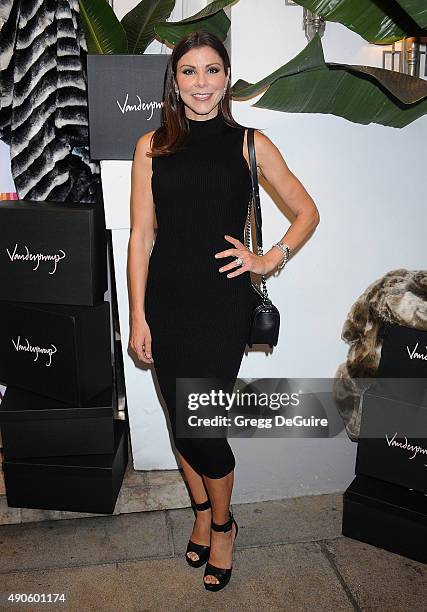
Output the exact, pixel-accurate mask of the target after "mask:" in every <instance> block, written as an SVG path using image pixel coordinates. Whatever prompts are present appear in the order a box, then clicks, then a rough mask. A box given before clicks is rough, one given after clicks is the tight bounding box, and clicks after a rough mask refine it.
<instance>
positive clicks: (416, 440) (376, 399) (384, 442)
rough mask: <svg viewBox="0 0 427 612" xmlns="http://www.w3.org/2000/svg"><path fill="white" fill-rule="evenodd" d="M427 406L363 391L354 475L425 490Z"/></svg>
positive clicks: (426, 479) (426, 488)
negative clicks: (362, 475)
mask: <svg viewBox="0 0 427 612" xmlns="http://www.w3.org/2000/svg"><path fill="white" fill-rule="evenodd" d="M426 464H427V406H422V405H416V404H412V403H409V402H404V401H402V400H399V399H397V400H395V399H392V398H390V397H381V396H378V395H375V394H372V393H367V392H366V393H365V394H364V396H363V404H362V418H361V427H360V436H359V443H358V447H357V459H356V474H364V475H366V476H373V477H374V478H380V479H381V480H385V481H387V482H391V483H395V484H398V485H402V486H404V487H407V488H411V489H417V490H418V491H422V492H427V468H426Z"/></svg>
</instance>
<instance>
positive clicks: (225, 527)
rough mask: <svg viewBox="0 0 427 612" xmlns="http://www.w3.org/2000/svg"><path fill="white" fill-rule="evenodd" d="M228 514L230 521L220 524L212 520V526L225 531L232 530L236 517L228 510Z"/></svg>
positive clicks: (214, 528)
mask: <svg viewBox="0 0 427 612" xmlns="http://www.w3.org/2000/svg"><path fill="white" fill-rule="evenodd" d="M228 514H229V518H228V521H227V522H226V523H223V524H222V525H218V524H217V523H214V522H213V521H211V527H212V529H213V530H214V531H224V532H227V531H230V529H231V528H232V526H233V521H234V518H233V515H232V514H231V512H230V511H228Z"/></svg>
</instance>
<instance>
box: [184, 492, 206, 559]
mask: <svg viewBox="0 0 427 612" xmlns="http://www.w3.org/2000/svg"><path fill="white" fill-rule="evenodd" d="M192 507H193V509H194V510H197V511H198V512H200V511H203V510H209V508H210V507H211V502H210V500H209V499H208V500H206V501H205V502H203V503H201V504H193V506H192ZM210 550H211V547H210V546H204V545H203V544H196V543H195V542H192V540H189V541H188V544H187V550H186V551H185V558H186V559H187V563H188V565H191V567H201V566H202V565H204V564H205V563H206V561H207V560H208V558H209V553H210ZM189 552H193V553H196V555H197V556H198V557H199V558H198V559H197V560H196V561H194V560H193V559H190V557H189V556H188V553H189Z"/></svg>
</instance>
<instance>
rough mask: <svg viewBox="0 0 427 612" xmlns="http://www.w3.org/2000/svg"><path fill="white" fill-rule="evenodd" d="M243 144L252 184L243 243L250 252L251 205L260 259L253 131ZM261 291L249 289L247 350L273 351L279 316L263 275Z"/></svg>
mask: <svg viewBox="0 0 427 612" xmlns="http://www.w3.org/2000/svg"><path fill="white" fill-rule="evenodd" d="M247 142H248V152H249V162H250V175H251V182H252V197H251V199H250V200H249V203H248V214H247V218H246V227H245V239H244V242H245V246H246V247H247V248H248V249H249V250H251V208H252V205H253V208H254V219H255V232H256V233H255V236H256V243H257V255H259V256H262V255H263V246H262V216H261V202H260V197H259V187H258V173H257V166H256V157H255V145H254V129H253V128H249V129H248V132H247ZM261 287H262V290H260V288H259V287H258V285H256V284H255V283H254V282H252V288H253V289H254V292H255V296H256V302H257V303H256V305H255V306H254V309H253V312H252V321H251V326H250V330H249V339H248V346H250V347H251V346H252V345H253V344H269V345H270V346H271V348H273V346H275V345H276V344H277V340H278V336H279V327H280V313H279V311H278V309H277V308H276V306H274V304H273V303H272V302H271V300H270V298H269V297H268V292H267V284H266V280H265V275H264V274H262V275H261Z"/></svg>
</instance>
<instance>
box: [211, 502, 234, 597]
mask: <svg viewBox="0 0 427 612" xmlns="http://www.w3.org/2000/svg"><path fill="white" fill-rule="evenodd" d="M233 523H234V524H235V525H236V533H235V535H234V540H233V545H234V542H235V541H236V538H237V532H238V531H239V527H238V525H237V523H236V521H235V520H234V517H233V515H232V513H231V512H229V519H228V521H227V522H226V523H224V524H223V525H217V524H216V523H214V522H213V521H212V523H211V527H212V529H213V530H214V531H223V532H224V533H225V532H227V531H230V529H232V527H233ZM231 570H232V568H231V567H230V568H223V567H215V565H212V564H211V563H209V562H208V563H207V564H206V567H205V573H204V576H203V584H204V585H205V589H207V590H208V591H220V590H221V589H223V588H224V587H225V586H227V584H228V583H229V582H230V578H231ZM206 576H214V577H215V578H216V579H217V580H219V582H218V583H217V584H214V583H207V582H205V577H206Z"/></svg>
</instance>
